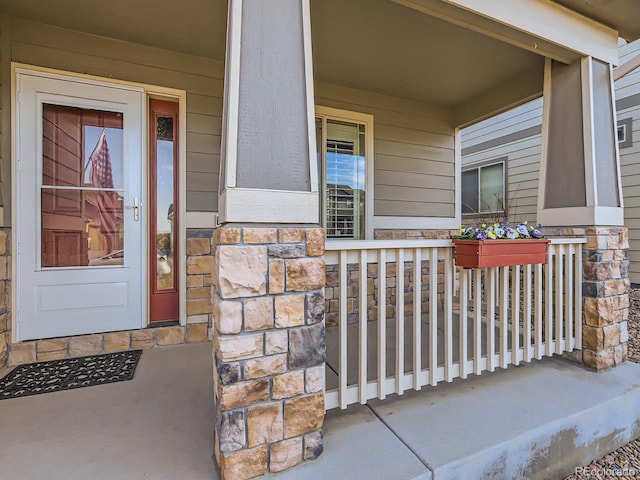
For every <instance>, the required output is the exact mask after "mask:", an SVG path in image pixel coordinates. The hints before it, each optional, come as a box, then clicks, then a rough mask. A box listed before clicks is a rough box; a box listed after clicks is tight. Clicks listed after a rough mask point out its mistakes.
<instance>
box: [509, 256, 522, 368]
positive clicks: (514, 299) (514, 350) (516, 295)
mask: <svg viewBox="0 0 640 480" xmlns="http://www.w3.org/2000/svg"><path fill="white" fill-rule="evenodd" d="M512 268H513V271H512V276H511V363H513V364H514V365H518V352H519V350H520V345H519V342H520V265H514V266H513V267H512Z"/></svg>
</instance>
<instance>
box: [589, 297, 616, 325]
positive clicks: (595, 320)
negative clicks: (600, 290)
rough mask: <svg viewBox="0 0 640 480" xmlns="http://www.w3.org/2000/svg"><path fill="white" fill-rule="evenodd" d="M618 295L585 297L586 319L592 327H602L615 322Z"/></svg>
mask: <svg viewBox="0 0 640 480" xmlns="http://www.w3.org/2000/svg"><path fill="white" fill-rule="evenodd" d="M617 303H618V300H617V297H605V298H590V297H587V298H585V299H584V320H585V323H586V324H587V325H590V326H592V327H602V326H604V325H609V324H611V323H612V322H613V318H614V311H615V306H616V304H617Z"/></svg>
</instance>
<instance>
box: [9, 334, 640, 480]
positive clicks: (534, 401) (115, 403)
mask: <svg viewBox="0 0 640 480" xmlns="http://www.w3.org/2000/svg"><path fill="white" fill-rule="evenodd" d="M211 371H212V365H211V345H210V344H201V345H190V346H180V347H174V348H158V349H155V350H149V351H145V352H144V353H143V355H142V358H141V360H140V364H139V366H138V370H137V372H136V375H135V378H134V379H133V380H131V381H129V382H120V383H115V384H109V385H101V386H97V387H89V388H82V389H78V390H69V391H66V392H57V393H49V394H43V395H36V396H33V397H25V398H19V399H13V400H2V401H0V425H1V427H0V428H1V429H2V435H0V464H1V465H2V471H1V474H0V477H1V478H3V479H7V480H14V479H15V480H23V479H47V480H49V479H52V480H57V479H60V480H62V479H64V480H74V479H87V478H91V479H95V480H101V479H118V480H121V479H145V478H147V479H154V480H155V479H159V480H163V479H172V480H176V479H185V480H200V479H202V480H217V479H218V476H217V474H216V472H215V468H214V465H213V461H212V449H213V439H212V430H213V421H212V418H213V397H212V390H213V387H212V381H211V378H212V374H211ZM639 419H640V365H637V364H631V363H629V364H626V365H623V366H621V367H619V368H616V369H615V370H614V371H611V372H606V373H600V374H595V373H592V372H588V371H586V370H584V369H582V368H581V367H579V366H576V365H572V364H569V363H567V362H566V361H564V360H556V359H547V360H544V361H538V362H534V363H533V364H530V365H524V366H520V367H510V368H509V369H508V370H500V371H497V372H494V373H492V374H484V375H482V376H480V377H473V376H472V377H470V378H469V379H467V380H466V381H456V382H453V383H452V384H441V385H439V386H438V387H436V388H432V387H427V388H425V389H423V390H422V391H421V392H407V393H406V394H405V395H403V396H401V397H398V396H393V397H389V398H388V399H387V400H385V401H383V402H381V401H373V402H371V403H370V404H369V405H367V406H362V405H353V406H351V407H349V408H348V409H347V410H346V411H339V410H333V411H330V412H328V414H327V419H326V422H325V427H324V434H325V452H324V454H323V456H322V457H321V458H320V459H319V460H317V461H315V462H311V463H308V464H306V465H303V466H300V467H297V468H294V469H293V470H290V471H288V472H283V473H281V474H278V475H267V477H265V478H269V479H278V480H306V479H309V480H314V479H317V480H321V479H322V480H326V479H329V478H330V479H332V480H334V479H335V480H341V479H345V480H347V479H348V480H360V479H362V480H371V479H376V480H409V479H429V478H436V479H438V480H440V479H453V478H456V479H465V480H466V479H470V480H472V479H490V478H496V479H511V478H527V479H535V478H540V479H545V480H546V479H554V478H564V476H565V475H568V474H570V473H572V472H573V468H574V467H575V466H578V465H586V464H588V463H589V462H590V461H591V460H593V459H594V458H599V457H601V456H602V455H603V454H605V453H607V452H609V451H611V450H614V449H615V448H617V447H619V446H620V445H623V444H625V443H626V442H627V441H629V440H631V439H632V438H635V437H638V436H640V420H639Z"/></svg>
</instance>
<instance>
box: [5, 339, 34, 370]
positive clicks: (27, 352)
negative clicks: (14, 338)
mask: <svg viewBox="0 0 640 480" xmlns="http://www.w3.org/2000/svg"><path fill="white" fill-rule="evenodd" d="M35 361H36V344H35V342H25V343H14V344H13V345H11V347H10V348H9V361H8V364H9V366H10V367H12V366H14V365H22V364H23V363H33V362H35Z"/></svg>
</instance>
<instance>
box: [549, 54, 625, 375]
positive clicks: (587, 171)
mask: <svg viewBox="0 0 640 480" xmlns="http://www.w3.org/2000/svg"><path fill="white" fill-rule="evenodd" d="M615 125H616V122H615V110H614V101H613V80H612V73H611V66H610V65H609V64H606V63H604V62H601V61H599V60H597V59H594V58H591V57H585V58H583V59H582V61H581V62H579V63H576V64H573V65H563V64H560V63H558V62H555V61H551V60H547V61H546V65H545V84H544V109H543V129H542V132H543V142H542V145H543V150H542V164H541V174H540V184H539V193H538V221H539V222H540V223H542V224H543V225H544V226H545V227H556V228H554V229H550V230H555V231H556V232H560V233H561V234H563V233H564V232H568V234H569V235H572V234H573V233H575V231H576V230H577V229H576V228H572V227H582V228H583V229H584V234H585V236H586V238H587V244H586V245H585V246H584V250H583V266H584V268H583V306H584V315H583V327H582V347H583V350H582V352H580V354H579V355H577V356H578V357H579V359H580V360H581V361H582V362H583V363H584V365H585V366H587V367H589V368H592V369H595V370H598V371H600V370H605V369H608V368H611V367H614V366H616V365H619V364H620V363H622V362H624V361H625V360H626V359H627V339H628V333H627V317H628V315H629V298H628V288H629V286H630V283H629V266H628V265H629V262H628V253H627V250H628V248H629V241H628V232H627V229H626V228H625V227H624V226H623V225H624V212H623V208H622V186H621V179H620V162H619V154H618V144H617V137H616V133H615V132H616V129H615ZM574 358H575V356H574Z"/></svg>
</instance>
